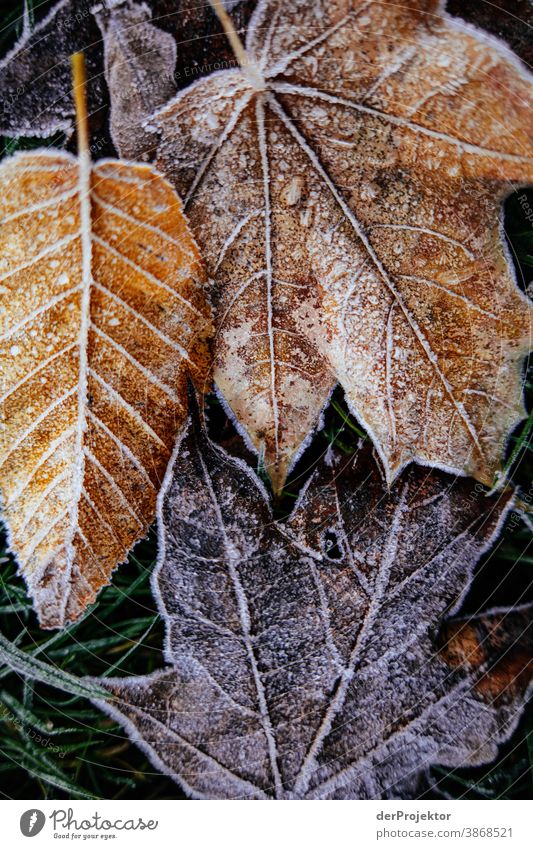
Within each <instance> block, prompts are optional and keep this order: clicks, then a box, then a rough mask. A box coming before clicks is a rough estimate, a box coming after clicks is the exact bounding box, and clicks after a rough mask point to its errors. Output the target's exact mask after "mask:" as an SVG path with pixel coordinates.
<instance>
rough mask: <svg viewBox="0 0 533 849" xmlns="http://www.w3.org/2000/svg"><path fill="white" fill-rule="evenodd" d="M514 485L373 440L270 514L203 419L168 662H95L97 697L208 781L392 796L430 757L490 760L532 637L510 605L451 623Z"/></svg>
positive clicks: (183, 455)
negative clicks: (389, 459)
mask: <svg viewBox="0 0 533 849" xmlns="http://www.w3.org/2000/svg"><path fill="white" fill-rule="evenodd" d="M509 504H510V496H509V494H508V493H504V494H500V495H499V496H498V497H491V498H489V497H486V496H485V495H484V493H483V491H482V488H481V487H480V486H479V484H478V485H475V484H473V483H472V482H470V481H468V480H465V479H460V480H457V481H456V480H454V479H453V478H451V477H450V476H447V475H444V474H442V473H436V472H433V471H429V470H427V469H426V470H421V469H417V468H413V467H411V468H410V469H409V470H408V471H407V472H405V473H404V474H403V475H402V477H401V478H400V480H399V482H398V484H397V485H396V486H395V487H394V488H393V489H392V490H387V489H386V488H384V485H383V482H382V479H381V477H380V473H379V472H378V469H377V467H376V464H375V461H374V459H373V457H372V455H371V453H370V452H369V451H367V450H366V449H365V450H364V451H362V452H360V453H359V455H358V456H357V457H356V458H355V459H353V458H351V459H349V460H347V459H346V457H343V458H342V459H341V458H338V457H335V456H330V457H328V462H324V463H323V465H322V467H321V468H320V469H319V470H318V471H317V472H316V473H315V474H314V475H313V477H312V478H311V480H310V482H309V484H308V486H307V487H306V488H305V490H304V491H303V493H302V495H301V496H300V498H299V500H298V502H297V504H296V507H295V509H294V511H293V514H292V515H291V517H290V518H289V520H288V521H286V522H276V521H274V520H273V517H272V513H271V510H270V507H269V504H268V501H267V498H266V494H265V492H264V491H263V488H262V486H261V485H260V484H259V483H258V482H257V479H256V478H255V476H253V475H252V474H251V472H250V470H249V469H248V467H246V466H245V465H244V464H243V463H242V462H241V461H239V460H236V459H234V458H231V457H230V456H229V455H228V454H227V453H225V452H224V451H223V450H222V449H221V448H220V447H218V446H215V445H214V444H212V443H211V442H210V441H209V440H208V439H207V437H206V435H205V434H204V433H203V431H202V430H201V428H200V427H199V426H198V425H197V424H196V423H194V422H193V423H191V424H189V425H188V428H187V429H186V431H185V432H184V433H183V435H182V437H181V439H180V442H179V443H178V446H177V448H176V452H175V455H174V460H173V462H172V463H171V465H170V467H169V471H168V472H167V478H166V483H165V485H164V488H163V492H162V495H161V497H160V502H159V544H160V558H159V563H158V567H157V569H156V572H155V574H154V590H155V593H156V596H157V597H158V602H159V606H160V610H161V613H162V616H163V618H164V620H165V623H166V643H165V659H166V661H167V662H168V664H169V666H168V667H167V668H166V669H164V670H162V671H160V672H156V673H154V674H153V675H151V676H147V677H136V678H116V679H103V680H101V681H99V683H100V685H101V686H104V687H105V688H107V689H109V690H110V692H111V693H112V694H113V695H114V697H115V700H114V702H113V703H112V704H111V703H106V704H105V705H103V704H102V703H99V704H100V706H101V707H102V708H103V709H104V710H107V711H108V712H109V713H110V714H111V715H112V716H114V717H115V718H116V719H118V721H119V722H121V723H122V724H123V726H124V727H125V728H126V729H127V731H128V733H129V735H130V737H131V739H132V740H133V741H135V742H136V743H137V744H138V745H140V746H141V747H142V748H143V749H144V750H145V751H146V752H147V754H148V755H149V757H150V759H151V760H152V762H153V763H154V764H155V765H156V766H157V767H158V768H159V769H161V770H162V771H163V772H165V773H167V774H168V775H170V776H172V777H173V778H174V779H175V780H176V781H177V782H178V783H179V784H180V785H181V786H182V787H183V788H184V789H185V790H186V791H187V792H188V793H190V794H191V795H193V796H196V797H204V798H205V797H207V798H239V799H240V798H246V799H265V798H278V799H280V798H312V797H318V798H324V799H326V798H328V799H329V798H384V797H388V796H395V795H398V794H400V793H401V787H402V786H403V785H404V784H405V782H406V781H409V780H410V779H411V777H412V776H413V775H415V774H417V773H420V772H423V771H424V770H426V769H427V768H429V766H430V765H432V764H438V763H444V764H447V765H449V766H458V765H461V764H465V763H468V764H473V763H481V762H483V761H486V760H490V759H491V758H492V757H493V756H494V755H495V752H496V748H497V745H498V743H499V742H500V741H501V740H503V739H504V738H506V737H507V736H508V735H509V733H510V731H511V729H512V727H513V726H514V724H515V722H516V721H517V718H518V716H519V714H520V710H521V707H522V704H523V701H524V698H525V692H526V689H527V687H528V682H529V677H528V675H527V673H526V672H525V671H524V670H525V667H526V666H527V659H528V658H529V657H530V655H531V645H530V644H529V646H528V645H526V642H525V640H524V635H522V634H521V633H519V630H520V629H517V628H515V630H514V631H509V630H508V629H507V625H506V623H507V612H506V611H504V612H500V613H498V614H497V615H496V614H494V615H495V617H496V616H497V617H499V620H501V621H502V622H503V624H502V626H501V628H500V633H499V636H498V626H497V625H495V626H494V628H492V629H489V631H490V633H489V638H488V640H487V641H485V642H486V647H485V653H483V652H481V651H477V648H478V643H479V645H480V646H481V645H482V643H483V641H482V639H481V638H479V640H478V642H475V641H474V640H473V638H472V637H471V638H470V640H468V639H466V638H465V639H464V640H462V638H461V634H462V633H464V629H463V630H461V627H459V626H457V625H455V626H454V625H453V624H449V625H448V628H449V629H451V630H450V631H449V634H448V635H447V636H445V637H443V636H441V637H439V636H438V632H439V628H440V625H441V622H442V618H443V616H444V614H445V613H447V612H453V611H455V610H456V609H458V607H459V605H460V603H461V600H462V598H463V596H464V594H465V592H466V590H467V589H468V586H469V584H470V579H471V572H472V569H473V566H474V564H475V563H476V561H477V560H478V558H479V556H480V554H481V553H482V551H484V550H485V549H486V548H487V546H488V545H489V544H490V543H491V541H492V540H493V539H494V537H495V535H496V534H497V532H498V529H499V527H500V525H501V522H502V521H503V518H504V516H505V514H506V512H507V510H508V508H509ZM495 622H496V619H495ZM465 627H470V624H469V623H466V624H465ZM471 627H473V628H478V623H474V624H473V625H472V626H471ZM479 627H480V628H481V627H485V626H484V625H483V624H482V622H481V620H480V624H479ZM454 628H455V630H453V629H454ZM476 633H477V632H476ZM509 634H511V635H514V636H513V639H512V640H511V639H510V638H509ZM530 643H531V638H530ZM461 647H462V648H461ZM509 647H510V651H511V655H509V652H508V651H507V649H508V648H509ZM470 648H472V649H475V652H474V654H473V656H470ZM510 657H512V658H513V660H512V662H511V660H510ZM513 664H514V666H513Z"/></svg>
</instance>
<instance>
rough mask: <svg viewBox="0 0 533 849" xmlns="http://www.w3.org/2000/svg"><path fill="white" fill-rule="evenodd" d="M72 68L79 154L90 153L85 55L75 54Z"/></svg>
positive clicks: (72, 58)
mask: <svg viewBox="0 0 533 849" xmlns="http://www.w3.org/2000/svg"><path fill="white" fill-rule="evenodd" d="M70 64H71V68H72V93H73V96H74V105H75V107H76V133H77V137H78V153H79V154H80V155H81V154H82V153H85V154H86V153H88V152H89V120H88V115H87V93H86V92H87V74H86V71H85V56H84V55H83V53H73V54H72V56H71V57H70Z"/></svg>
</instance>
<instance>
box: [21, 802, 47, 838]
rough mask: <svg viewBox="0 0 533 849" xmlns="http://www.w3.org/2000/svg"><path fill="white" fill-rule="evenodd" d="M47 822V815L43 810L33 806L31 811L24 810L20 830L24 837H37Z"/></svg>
mask: <svg viewBox="0 0 533 849" xmlns="http://www.w3.org/2000/svg"><path fill="white" fill-rule="evenodd" d="M45 822H46V817H45V815H44V814H43V812H42V811H39V810H37V809H36V808H31V810H29V811H24V813H23V814H22V816H21V818H20V830H21V832H22V833H23V835H24V837H35V835H36V834H39V832H40V831H42V829H43V826H44V824H45Z"/></svg>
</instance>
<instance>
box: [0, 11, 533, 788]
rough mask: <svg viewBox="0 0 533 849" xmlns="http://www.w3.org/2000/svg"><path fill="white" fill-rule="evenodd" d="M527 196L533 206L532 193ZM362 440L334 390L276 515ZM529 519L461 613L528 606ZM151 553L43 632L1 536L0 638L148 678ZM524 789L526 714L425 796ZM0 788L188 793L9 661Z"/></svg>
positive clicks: (0, 38) (0, 694)
mask: <svg viewBox="0 0 533 849" xmlns="http://www.w3.org/2000/svg"><path fill="white" fill-rule="evenodd" d="M2 5H3V21H2V23H1V24H0V56H2V55H4V54H5V53H6V51H7V50H8V49H9V48H10V47H11V46H12V45H13V43H14V42H15V40H16V39H17V38H18V37H19V34H20V32H21V26H22V11H23V3H22V2H21V1H20V0H4V3H3V4H2ZM52 5H53V4H52V3H51V2H48V0H47V2H44V3H39V0H30V2H28V3H27V15H28V20H29V23H30V25H31V26H33V25H34V24H35V22H36V21H37V20H39V19H40V18H41V17H42V16H43V15H44V14H45V13H46V12H47V11H48V10H49V9H50V8H51V6H52ZM91 5H92V4H91ZM499 5H500V6H501V5H502V4H501V3H500V4H499ZM42 144H43V142H42V140H41V141H35V140H32V139H23V140H21V139H10V138H4V139H3V140H2V155H4V156H7V155H10V154H12V153H13V152H14V151H15V150H17V149H21V148H30V147H34V146H36V145H40V146H42ZM46 144H47V145H50V144H55V145H61V144H63V139H62V138H61V137H60V136H58V137H57V138H55V139H49V140H46ZM522 194H523V190H517V191H516V192H515V193H514V194H512V195H511V196H510V198H509V200H508V201H507V204H506V213H505V232H506V235H507V238H508V241H509V245H510V248H511V252H512V255H513V257H514V261H515V265H516V268H517V273H518V278H519V283H520V286H521V287H522V288H523V289H524V291H526V290H527V289H528V287H530V286H531V285H532V284H533V222H531V221H527V220H526V217H525V214H524V206H523V204H521V203H520V201H519V199H518V198H519V197H520V196H521V195H522ZM527 195H528V202H529V205H530V207H531V208H533V191H529V192H527ZM524 383H525V394H526V404H527V409H528V412H529V418H528V419H527V421H525V422H523V423H522V424H521V425H520V426H519V427H518V428H517V430H516V432H515V433H514V434H513V436H512V438H511V440H510V443H509V448H508V457H507V465H506V468H507V470H508V472H509V474H510V475H511V477H512V479H513V481H514V482H515V484H516V485H517V486H518V487H520V488H521V491H522V493H523V495H524V496H526V497H531V495H533V491H532V490H531V487H532V481H533V441H532V436H533V385H532V384H533V369H531V368H529V371H528V370H527V368H525V371H524ZM208 408H209V417H210V430H211V434H212V436H213V437H214V438H217V439H219V440H220V441H223V442H225V443H226V444H234V443H235V440H236V439H237V437H236V434H235V432H234V429H233V427H232V425H231V423H230V422H229V421H228V420H227V418H226V416H225V413H224V411H223V410H222V408H221V407H220V405H219V404H218V403H217V401H216V399H215V398H214V397H211V398H210V399H208ZM361 438H364V433H363V432H362V431H361V429H360V427H359V425H358V424H357V422H356V421H355V420H354V419H353V418H352V417H351V416H350V415H349V414H348V411H347V408H346V405H345V403H344V398H343V395H342V392H341V391H340V390H337V391H336V392H335V394H334V396H333V399H332V402H331V404H330V406H329V408H328V410H327V411H326V414H325V417H324V427H323V429H322V431H321V432H320V433H318V434H317V435H316V437H315V439H314V440H313V443H312V444H311V446H310V447H309V449H308V450H307V452H306V453H305V455H304V456H303V457H302V458H301V460H300V462H299V463H298V465H297V467H296V468H295V470H294V472H293V473H292V475H291V477H290V479H289V481H288V484H287V487H286V489H285V491H284V494H283V498H282V500H281V502H280V503H279V504H278V507H277V512H278V515H279V516H280V517H282V516H283V515H286V514H287V513H288V512H289V511H290V509H291V506H292V504H293V502H294V499H295V498H296V496H297V493H298V491H299V489H300V487H301V485H302V483H303V481H304V480H305V479H306V478H307V477H308V475H309V473H310V470H311V469H312V467H313V465H314V464H315V463H316V461H317V459H318V458H319V457H320V456H321V455H322V454H323V453H324V451H325V450H327V448H328V446H329V445H331V444H335V445H336V446H337V447H338V448H339V449H340V450H341V451H344V452H346V453H351V452H352V451H353V450H354V449H355V447H356V445H357V443H358V441H359V440H360V439H361ZM258 471H259V473H262V470H261V469H259V470H258ZM528 492H529V493H531V495H530V496H528V495H527V494H528ZM526 522H527V520H526ZM526 522H522V523H521V524H520V525H518V527H515V528H511V527H507V528H506V529H505V530H504V533H503V535H502V537H501V539H500V540H499V541H498V543H497V545H496V547H495V550H494V551H493V552H491V553H490V554H489V555H487V556H486V557H485V558H484V559H483V561H482V562H481V563H480V564H479V567H478V569H477V573H476V578H475V580H474V583H473V586H472V589H471V592H470V594H469V596H468V598H467V600H466V604H465V612H473V611H476V610H479V609H480V608H483V607H485V606H489V607H494V606H499V605H512V604H519V603H520V604H521V603H524V602H525V601H531V600H533V580H532V578H533V548H532V539H533V533H532V529H533V514H532V515H531V519H530V520H529V523H526ZM155 557H156V537H155V533H154V532H152V533H151V534H150V536H149V537H148V539H147V540H145V541H144V542H142V543H141V544H140V545H138V546H137V548H136V549H135V551H134V553H133V554H132V555H131V556H130V558H129V561H128V563H127V564H126V565H125V566H123V567H121V568H120V569H119V570H117V572H116V573H115V575H114V577H113V585H112V586H109V587H107V588H106V589H105V590H103V592H102V593H101V594H100V596H99V598H98V601H97V602H96V603H95V604H94V605H93V606H92V607H91V608H90V609H89V610H87V612H86V614H85V615H84V617H83V619H82V620H81V621H79V622H77V623H76V624H74V625H72V626H70V627H69V628H67V629H66V630H64V631H62V632H57V633H56V632H47V631H42V630H40V629H39V627H38V625H37V622H36V618H35V615H34V613H33V612H32V608H31V602H30V600H29V599H28V597H27V595H26V592H25V586H24V582H23V580H22V578H21V577H20V576H17V574H16V566H15V564H14V561H13V559H12V557H11V556H10V554H9V553H8V552H7V550H6V547H5V539H4V538H3V536H1V535H0V631H1V632H2V633H3V634H4V636H5V637H6V638H8V639H9V640H11V641H12V642H13V643H14V644H15V645H16V646H17V647H18V648H19V649H21V650H22V651H24V652H26V653H27V654H28V655H31V656H33V657H36V658H38V659H40V660H42V661H45V662H46V663H48V664H50V665H51V666H53V667H56V668H60V669H62V670H65V671H67V672H70V673H72V674H73V675H76V676H83V675H104V676H107V675H126V674H136V675H140V674H144V673H149V672H151V671H153V670H154V669H157V668H159V667H161V666H162V665H163V658H162V653H161V648H162V635H163V628H162V623H161V621H160V619H159V616H158V614H157V611H156V608H155V603H154V600H153V598H152V595H151V592H150V574H151V571H152V568H153V566H154V562H155ZM532 790H533V709H531V707H530V709H529V711H527V712H526V714H525V716H524V717H523V720H522V721H521V723H520V726H519V727H518V729H517V731H516V732H515V734H514V736H513V738H512V739H511V740H510V741H509V743H508V744H506V745H505V746H504V747H502V750H501V752H500V756H499V758H498V760H497V761H496V762H495V763H493V764H491V765H489V766H486V767H480V768H476V769H459V770H453V771H451V772H450V771H449V770H445V769H440V768H436V769H434V770H433V773H432V775H431V780H430V782H429V784H428V787H427V788H426V789H421V795H422V794H423V795H424V797H425V798H439V797H445V798H454V799H462V798H473V799H497V798H511V799H521V798H531V797H532V795H533V794H532ZM0 793H1V794H2V796H3V797H4V798H18V799H40V798H43V799H62V798H71V799H77V798H80V799H86V798H103V799H115V798H116V799H119V798H125V799H132V798H140V799H141V798H142V799H152V798H153V799H165V798H174V799H176V798H184V797H183V795H182V794H181V792H180V790H179V788H178V787H177V785H176V784H174V783H173V782H172V781H170V780H169V779H167V778H166V777H164V776H162V775H160V774H159V773H157V772H156V771H155V770H154V768H153V767H152V766H151V765H150V764H149V762H148V761H147V760H146V758H145V757H144V755H143V754H142V753H141V752H140V751H139V750H138V749H137V748H136V747H135V746H133V745H131V744H130V742H129V741H128V739H127V738H126V737H125V735H124V733H123V731H122V730H121V729H120V728H118V727H117V726H116V724H114V723H113V721H112V720H110V719H109V718H107V717H105V716H103V715H102V714H101V713H100V712H99V711H98V710H97V709H96V708H95V707H93V706H92V704H91V703H90V702H88V701H87V700H86V699H83V698H80V697H77V696H73V695H69V694H65V693H62V692H61V690H59V689H56V688H54V687H49V686H47V685H44V684H41V683H38V682H34V681H30V680H24V679H23V678H22V677H21V676H19V675H18V674H17V673H14V672H12V671H10V669H9V668H8V667H6V666H3V667H2V666H0Z"/></svg>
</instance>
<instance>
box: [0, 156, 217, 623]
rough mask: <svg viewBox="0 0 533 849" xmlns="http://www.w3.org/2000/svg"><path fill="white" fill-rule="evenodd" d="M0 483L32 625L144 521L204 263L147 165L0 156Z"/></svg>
mask: <svg viewBox="0 0 533 849" xmlns="http://www.w3.org/2000/svg"><path fill="white" fill-rule="evenodd" d="M0 204H1V212H0V286H1V290H0V291H1V301H2V314H1V327H0V369H1V372H0V377H1V381H0V416H1V439H0V493H1V498H2V503H3V518H4V521H5V523H6V525H7V530H8V539H9V544H10V548H11V550H12V551H13V552H14V553H15V554H16V557H17V560H18V563H19V566H20V570H21V572H22V574H23V576H24V578H25V580H26V583H27V585H28V589H29V592H30V594H31V595H32V597H33V600H34V605H35V609H36V611H37V613H38V616H39V619H40V622H41V625H42V626H43V627H57V626H61V625H63V624H64V623H65V622H67V621H70V620H73V619H75V618H76V617H78V616H79V615H80V613H81V612H82V611H83V610H84V608H85V606H86V605H87V603H88V602H90V601H92V600H93V599H94V598H95V596H96V593H97V592H98V590H99V588H100V587H102V586H103V585H104V584H106V583H108V581H109V577H110V575H111V572H112V571H113V569H114V568H115V567H116V566H117V565H118V564H119V563H121V562H122V561H123V560H124V559H125V557H126V554H127V553H128V551H129V550H130V548H131V547H132V545H133V544H134V543H135V541H136V540H138V539H140V538H141V537H142V536H144V535H145V533H146V531H147V528H148V526H149V524H150V522H151V521H152V520H153V516H154V510H155V500H156V495H157V491H158V488H159V485H160V482H161V480H162V478H163V475H164V472H165V468H166V464H167V462H168V459H169V456H170V453H171V451H172V446H173V443H174V440H175V436H176V433H177V432H178V429H179V427H180V425H181V424H182V422H183V421H184V418H185V415H186V410H187V375H188V374H190V375H191V376H192V377H193V379H195V380H196V381H198V382H201V381H202V380H203V376H204V374H205V373H206V369H207V367H208V354H207V349H206V339H207V336H208V333H209V328H210V311H209V307H208V302H207V291H206V277H205V271H204V268H203V265H202V263H201V261H200V258H199V254H198V249H197V247H196V244H195V242H194V240H193V239H192V237H191V235H190V232H189V230H188V228H187V224H186V221H185V218H184V216H183V213H182V207H181V202H180V200H179V198H178V196H177V195H176V193H175V191H174V190H173V188H172V187H171V186H170V185H169V184H168V183H167V181H166V180H165V179H164V178H163V177H162V176H161V175H160V174H158V173H157V172H156V171H155V170H154V169H153V168H151V167H149V166H147V165H141V164H135V163H124V162H119V161H113V160H102V161H100V162H97V163H96V164H94V165H92V164H91V163H90V161H89V158H88V156H87V155H85V156H84V155H81V156H80V158H79V159H77V158H75V157H74V156H71V155H70V154H66V153H63V152H61V151H58V150H56V151H48V152H47V151H36V152H35V153H23V154H18V155H16V156H14V157H13V158H11V159H9V160H6V161H5V162H4V163H3V164H2V166H1V167H0Z"/></svg>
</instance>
